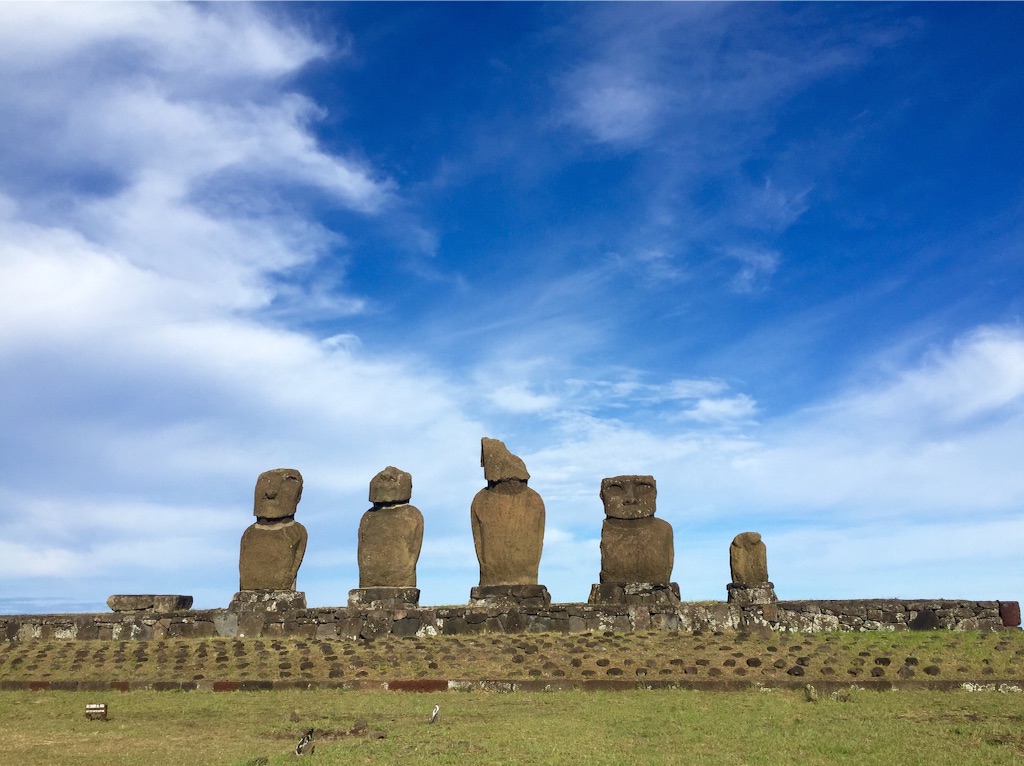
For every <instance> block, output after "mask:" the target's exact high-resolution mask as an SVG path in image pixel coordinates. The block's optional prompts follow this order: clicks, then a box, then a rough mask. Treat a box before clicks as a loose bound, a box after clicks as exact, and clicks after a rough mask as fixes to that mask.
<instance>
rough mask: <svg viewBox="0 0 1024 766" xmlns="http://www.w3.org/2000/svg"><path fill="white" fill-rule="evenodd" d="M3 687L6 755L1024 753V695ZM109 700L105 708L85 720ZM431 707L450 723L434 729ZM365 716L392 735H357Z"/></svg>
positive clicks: (565, 757)
mask: <svg viewBox="0 0 1024 766" xmlns="http://www.w3.org/2000/svg"><path fill="white" fill-rule="evenodd" d="M844 696H845V697H847V698H846V699H845V700H840V699H834V698H831V697H829V696H828V695H821V696H820V698H819V700H818V701H817V702H808V701H807V700H806V697H805V695H804V693H803V692H800V691H781V690H775V691H747V692H738V693H705V692H692V691H682V690H663V691H633V692H608V693H602V692H597V693H586V692H579V691H575V692H550V693H515V694H496V693H483V692H446V693H441V694H412V693H401V692H345V691H335V690H320V691H292V690H290V691H275V692H252V693H243V692H236V693H226V694H204V693H197V692H149V691H133V692H130V693H127V694H116V693H106V694H99V695H97V694H90V693H84V692H52V691H51V692H39V693H31V692H0V743H2V745H0V764H26V765H31V764H47V765H48V766H49V765H51V764H54V763H59V764H62V765H71V764H110V765H111V766H116V765H121V764H123V765H124V766H135V765H136V764H139V765H141V764H146V765H147V766H152V765H153V764H203V766H207V765H211V766H213V765H216V764H226V765H228V766H232V765H234V766H238V765H240V764H246V763H248V764H256V763H258V762H260V759H261V758H266V763H268V764H294V763H296V762H297V759H296V757H295V756H294V755H293V754H291V750H292V748H293V747H294V746H295V742H296V741H297V739H298V737H299V736H300V734H301V733H302V732H303V731H305V729H307V728H314V729H315V730H316V732H317V739H316V742H317V749H316V753H315V755H314V756H312V758H310V759H308V760H309V761H310V762H311V763H313V764H320V765H321V766H326V765H327V764H399V763H401V764H421V763H422V764H457V765H458V766H467V765H468V764H472V765H473V766H488V765H489V764H503V765H505V764H588V765H590V764H595V765H598V766H600V765H602V764H609V765H611V764H615V765H616V766H618V765H619V764H624V763H642V764H691V763H696V764H715V766H728V765H729V764H737V765H739V764H750V765H751V766H754V765H756V764H810V765H811V766H813V765H815V764H839V763H853V762H855V763H857V764H868V765H870V764H878V765H879V766H883V765H884V766H891V764H894V763H899V764H904V765H908V764H910V765H912V764H928V766H942V765H943V764H949V765H950V766H953V765H954V764H956V766H962V764H965V763H969V764H974V763H977V764H994V765H996V766H998V765H999V764H1024V726H1022V723H1024V694H1020V693H999V692H995V691H985V692H973V693H969V692H966V691H958V692H925V691H917V692H869V691H859V690H856V689H854V690H853V691H851V692H850V693H849V694H848V695H844ZM89 702H105V703H107V705H108V706H109V720H108V721H106V722H101V721H86V720H85V717H84V710H85V705H86V703H89ZM435 703H439V704H440V705H441V719H440V721H439V722H438V723H437V724H435V725H428V724H427V723H426V717H427V715H428V713H429V712H430V709H431V708H432V707H433V705H434V704H435ZM358 721H364V722H365V723H366V725H367V726H368V728H369V729H371V730H380V731H383V732H386V734H387V736H386V738H384V739H373V738H369V737H367V736H353V735H350V734H348V732H349V731H350V730H351V729H352V728H353V727H354V726H355V724H356V723H357V722H358Z"/></svg>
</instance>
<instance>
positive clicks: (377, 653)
mask: <svg viewBox="0 0 1024 766" xmlns="http://www.w3.org/2000/svg"><path fill="white" fill-rule="evenodd" d="M1022 679H1024V632H1022V631H1020V630H1004V631H997V632H993V633H977V632H951V631H929V632H920V633H916V632H902V633H882V632H874V633H831V634H798V633H769V632H762V633H757V632H753V633H742V632H719V633H705V634H700V633H698V634H679V633H666V632H664V631H649V632H633V633H613V632H592V633H580V634H570V635H564V634H553V633H538V634H517V635H509V634H486V633H485V634H477V635H472V636H434V637H427V638H421V637H409V638H398V637H386V638H382V639H378V640H373V641H365V640H341V639H338V640H318V639H296V638H279V639H269V638H260V639H227V638H206V639H162V640H149V641H124V642H117V641H62V640H39V641H24V642H7V643H5V644H2V645H0V689H4V688H7V689H14V688H37V689H43V688H66V689H67V688H83V689H84V688H101V687H110V686H111V685H113V688H125V689H127V688H157V689H160V688H168V689H170V688H185V689H192V688H199V689H204V688H219V689H235V688H254V689H255V688H273V687H274V686H339V687H346V688H380V687H381V686H382V685H383V684H387V685H388V686H390V687H391V688H403V686H404V687H405V688H417V687H423V688H427V687H429V688H431V689H434V688H440V687H441V686H444V687H448V686H451V687H452V688H458V686H459V683H462V682H465V683H469V684H473V683H482V682H487V683H492V684H497V685H498V686H499V687H500V685H501V684H504V685H505V686H506V687H509V688H511V687H512V686H522V685H523V684H528V685H529V687H530V688H532V687H533V686H534V685H536V684H538V683H539V684H541V688H543V685H551V684H555V685H557V686H559V687H562V686H565V685H582V686H584V687H587V686H595V685H596V684H597V683H598V682H613V681H614V682H619V683H617V684H615V685H616V686H618V685H622V682H626V685H629V686H634V687H635V686H636V685H657V686H663V685H677V684H678V685H685V686H688V687H693V688H709V689H714V688H723V689H724V688H741V687H748V686H751V685H756V684H760V685H764V686H792V685H794V684H799V685H802V684H805V683H811V682H813V683H818V684H821V683H829V684H833V683H838V684H846V685H848V684H851V683H854V684H858V685H872V686H878V685H883V686H886V687H889V686H900V687H906V688H916V687H918V686H928V687H931V688H945V687H948V686H949V685H958V684H962V683H996V684H1000V683H1007V684H1016V685H1024V681H1022ZM523 688H527V687H523Z"/></svg>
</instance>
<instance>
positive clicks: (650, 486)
mask: <svg viewBox="0 0 1024 766" xmlns="http://www.w3.org/2000/svg"><path fill="white" fill-rule="evenodd" d="M657 497H658V485H657V483H656V482H655V481H654V477H653V476H612V477H611V478H608V479H601V500H602V501H603V502H604V513H605V515H606V516H608V517H609V518H611V519H643V518H646V517H648V516H653V515H654V507H655V500H656V499H657Z"/></svg>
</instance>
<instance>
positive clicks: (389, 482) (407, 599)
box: [348, 466, 423, 608]
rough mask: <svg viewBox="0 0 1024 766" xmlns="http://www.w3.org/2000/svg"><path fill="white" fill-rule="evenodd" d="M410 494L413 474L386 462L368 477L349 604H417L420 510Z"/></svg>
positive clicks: (421, 517) (397, 605)
mask: <svg viewBox="0 0 1024 766" xmlns="http://www.w3.org/2000/svg"><path fill="white" fill-rule="evenodd" d="M411 498H412V474H409V473H406V472H405V471H402V470H399V469H398V468H395V467H394V466H388V467H387V468H385V469H384V470H383V471H381V472H380V473H378V474H377V475H376V476H374V477H373V479H372V480H371V481H370V502H371V503H373V507H372V508H371V509H370V510H368V511H367V512H366V513H364V514H363V518H362V519H361V520H360V521H359V545H358V549H357V551H358V553H357V555H358V559H359V588H358V589H355V590H351V591H349V595H348V603H349V606H370V607H373V608H382V607H388V608H396V607H402V606H407V607H414V606H417V605H418V604H419V598H420V592H419V590H418V589H417V588H416V562H417V561H418V560H419V557H420V547H421V546H422V545H423V514H422V513H420V511H419V509H418V508H417V507H416V506H414V505H409V500H410V499H411Z"/></svg>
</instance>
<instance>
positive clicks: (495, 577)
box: [470, 436, 551, 606]
mask: <svg viewBox="0 0 1024 766" xmlns="http://www.w3.org/2000/svg"><path fill="white" fill-rule="evenodd" d="M480 465H481V466H482V467H483V469H484V478H485V479H486V480H487V487H486V488H484V489H482V490H480V491H479V492H477V493H476V497H474V498H473V505H472V507H471V509H470V518H471V520H472V525H473V543H474V545H475V546H476V557H477V560H478V561H479V562H480V585H479V586H478V587H476V588H473V589H472V591H471V592H470V601H471V603H509V602H513V603H517V604H521V605H529V606H534V605H542V604H548V603H550V602H551V597H550V595H549V594H548V591H547V588H545V587H544V586H543V585H538V584H537V576H538V569H539V567H540V555H541V551H542V549H543V547H544V516H545V511H544V501H543V500H542V499H541V497H540V495H539V494H537V492H536V491H535V490H533V489H531V488H530V487H528V486H527V485H526V482H527V481H529V479H530V472H529V471H527V470H526V465H525V464H524V463H523V461H522V460H521V459H520V458H518V457H517V456H516V455H513V454H512V453H511V452H509V451H508V449H507V448H506V447H505V445H504V444H503V443H502V442H501V441H499V440H497V439H489V438H487V437H486V436H485V437H484V438H483V439H481V440H480Z"/></svg>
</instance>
